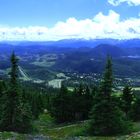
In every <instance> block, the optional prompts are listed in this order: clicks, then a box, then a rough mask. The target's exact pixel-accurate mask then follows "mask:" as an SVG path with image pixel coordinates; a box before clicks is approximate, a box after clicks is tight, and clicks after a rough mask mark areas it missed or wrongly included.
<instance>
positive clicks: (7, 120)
mask: <svg viewBox="0 0 140 140" xmlns="http://www.w3.org/2000/svg"><path fill="white" fill-rule="evenodd" d="M3 100H4V101H5V102H4V104H3V106H2V114H1V120H0V129H1V130H2V131H16V132H25V131H26V130H25V129H24V127H23V125H24V123H25V122H24V120H25V117H24V116H23V111H24V112H26V111H27V110H26V109H27V108H26V107H25V106H24V102H22V91H21V88H20V86H19V81H18V59H17V57H16V56H15V54H14V53H13V54H12V56H11V72H10V83H9V87H8V89H7V91H6V93H5V94H4V95H3ZM23 118H24V119H23Z"/></svg>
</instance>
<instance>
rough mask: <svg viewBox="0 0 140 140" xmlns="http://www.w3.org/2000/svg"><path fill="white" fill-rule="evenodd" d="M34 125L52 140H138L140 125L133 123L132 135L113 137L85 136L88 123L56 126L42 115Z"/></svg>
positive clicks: (47, 117) (49, 118)
mask: <svg viewBox="0 0 140 140" xmlns="http://www.w3.org/2000/svg"><path fill="white" fill-rule="evenodd" d="M35 125H36V126H37V129H38V130H39V133H40V134H43V135H47V136H49V137H50V138H51V139H52V140H64V139H66V138H69V137H78V140H140V132H139V131H140V123H134V129H133V133H132V134H130V135H124V136H114V137H113V136H112V137H95V136H86V131H85V129H86V128H87V126H88V121H84V122H79V123H74V124H63V125H56V124H54V123H53V120H52V118H51V117H49V116H48V115H42V116H40V119H39V121H37V122H36V124H35Z"/></svg>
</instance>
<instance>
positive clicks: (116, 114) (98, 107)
mask: <svg viewBox="0 0 140 140" xmlns="http://www.w3.org/2000/svg"><path fill="white" fill-rule="evenodd" d="M112 88H113V74H112V61H111V58H110V57H108V59H107V64H106V69H105V73H104V76H103V80H102V82H101V86H100V91H99V93H96V95H95V96H94V102H93V108H92V110H91V122H90V132H91V133H92V134H94V135H112V134H117V133H121V132H122V131H124V130H128V129H127V127H128V125H127V124H128V123H127V120H126V118H125V116H124V114H123V112H122V111H121V110H120V109H119V108H118V106H117V105H116V103H115V100H114V99H113V98H114V97H113V96H112Z"/></svg>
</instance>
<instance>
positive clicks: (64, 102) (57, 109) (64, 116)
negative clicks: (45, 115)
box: [51, 84, 72, 123]
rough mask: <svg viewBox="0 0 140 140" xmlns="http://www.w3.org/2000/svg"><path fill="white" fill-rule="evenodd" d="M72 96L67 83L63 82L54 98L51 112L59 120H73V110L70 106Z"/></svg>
mask: <svg viewBox="0 0 140 140" xmlns="http://www.w3.org/2000/svg"><path fill="white" fill-rule="evenodd" d="M69 102H70V96H69V94H68V90H67V88H66V87H65V85H63V84H62V86H61V89H60V92H59V93H58V94H57V95H56V97H54V98H53V99H52V110H51V114H52V116H53V117H54V118H55V119H56V121H57V122H61V123H62V122H68V121H71V118H72V117H71V112H70V109H71V108H69V106H70V105H69Z"/></svg>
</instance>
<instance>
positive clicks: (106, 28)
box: [0, 10, 140, 41]
mask: <svg viewBox="0 0 140 140" xmlns="http://www.w3.org/2000/svg"><path fill="white" fill-rule="evenodd" d="M70 38H77V39H79V38H85V39H96V38H114V39H130V38H140V19H139V18H129V19H127V20H124V21H121V20H120V15H119V14H118V13H116V12H114V11H112V10H110V11H109V14H108V15H104V14H103V13H102V12H100V13H98V14H97V15H96V16H95V17H93V19H84V20H77V19H75V18H69V19H67V20H66V22H58V23H56V25H54V27H52V28H48V27H38V26H31V27H22V28H20V27H4V26H0V40H32V41H34V40H36V41H41V40H42V41H47V40H60V39H70Z"/></svg>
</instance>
